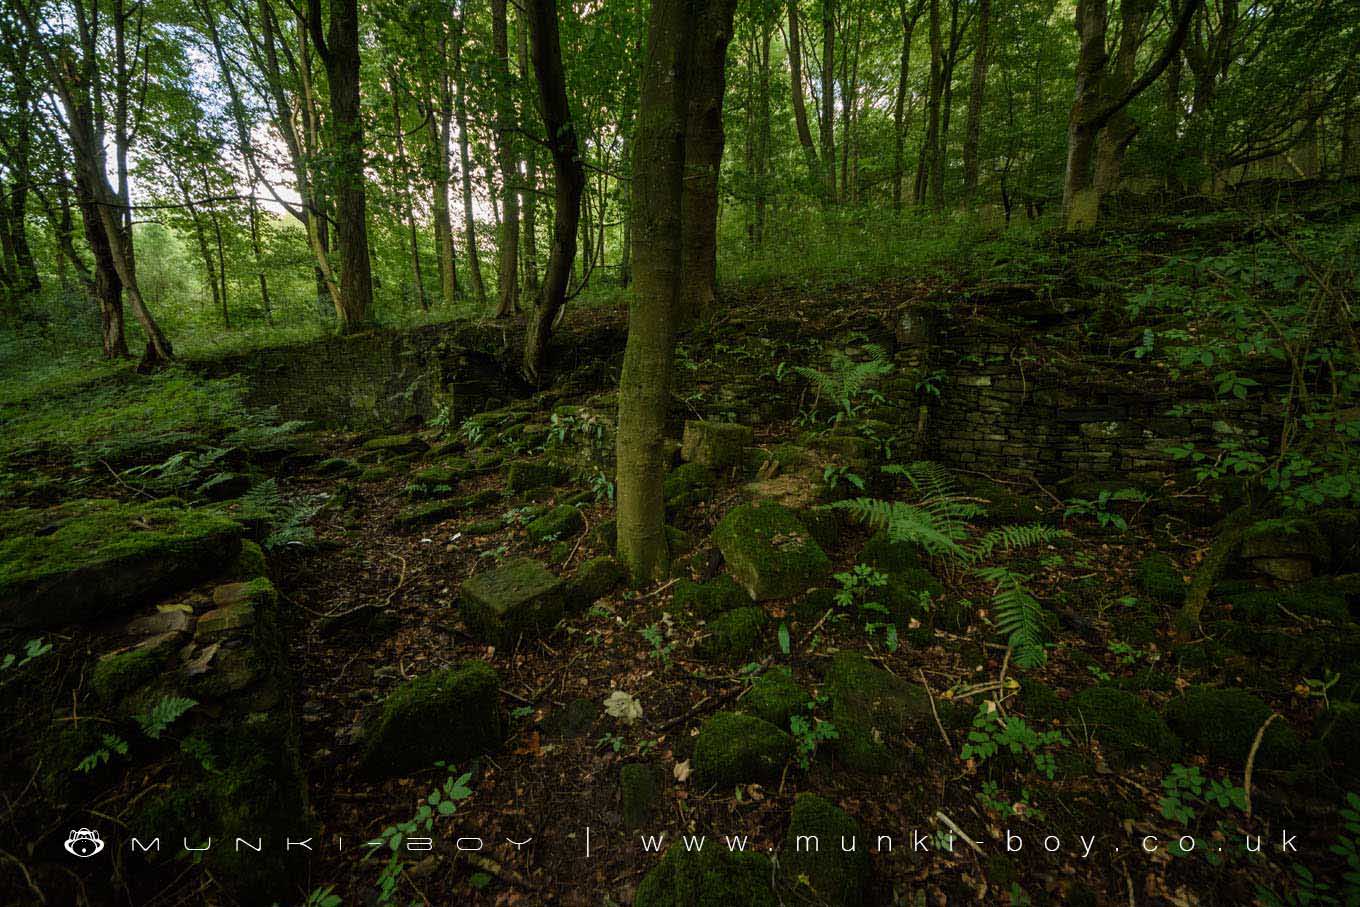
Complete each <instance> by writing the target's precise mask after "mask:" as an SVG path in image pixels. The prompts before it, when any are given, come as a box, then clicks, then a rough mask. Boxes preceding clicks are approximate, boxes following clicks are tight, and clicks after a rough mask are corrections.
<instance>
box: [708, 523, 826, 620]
mask: <svg viewBox="0 0 1360 907" xmlns="http://www.w3.org/2000/svg"><path fill="white" fill-rule="evenodd" d="M713 541H714V542H715V543H716V544H717V546H718V548H719V549H720V550H721V551H722V553H723V557H724V558H725V559H726V561H727V566H728V568H729V569H730V570H731V572H732V575H733V576H734V577H735V578H736V580H737V582H739V583H740V584H741V585H742V586H743V587H745V589H746V591H747V592H749V593H750V594H751V597H752V598H753V599H755V600H756V601H765V600H766V599H772V598H787V597H789V596H792V595H797V594H798V593H800V592H805V591H807V590H808V589H809V588H811V587H812V586H815V585H817V584H818V583H819V582H821V581H822V580H824V579H825V578H826V577H827V575H828V574H829V573H830V571H831V561H830V560H829V559H828V558H827V556H826V553H825V552H824V551H822V549H821V546H820V545H818V544H817V543H816V542H815V541H813V539H812V536H811V535H810V534H809V533H808V531H807V529H806V527H804V526H803V524H802V523H800V522H799V521H798V519H797V517H795V516H794V515H793V513H792V512H791V511H789V510H788V509H787V508H784V507H780V506H779V505H777V504H764V505H744V506H741V507H737V508H735V509H733V510H731V511H729V512H728V514H727V515H726V516H725V517H723V519H722V521H721V522H720V523H718V525H717V527H716V528H715V529H714V530H713Z"/></svg>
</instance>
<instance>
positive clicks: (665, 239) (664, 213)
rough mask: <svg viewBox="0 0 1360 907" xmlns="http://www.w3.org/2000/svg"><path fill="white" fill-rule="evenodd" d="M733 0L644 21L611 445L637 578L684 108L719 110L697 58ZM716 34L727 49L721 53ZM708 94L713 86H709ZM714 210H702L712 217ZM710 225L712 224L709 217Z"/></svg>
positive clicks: (646, 520) (650, 561)
mask: <svg viewBox="0 0 1360 907" xmlns="http://www.w3.org/2000/svg"><path fill="white" fill-rule="evenodd" d="M735 6H736V4H735V0H689V2H684V0H654V3H653V5H652V11H651V16H650V19H649V21H648V26H647V52H646V54H645V57H644V69H643V73H642V90H641V95H640V103H639V108H638V128H637V134H636V137H635V138H634V148H633V200H632V206H631V213H632V243H633V294H632V302H631V307H630V310H629V320H628V344H627V347H626V348H625V351H624V357H623V372H622V374H621V376H620V378H619V421H618V443H617V460H618V472H617V488H618V551H619V558H620V559H621V560H622V561H623V563H624V564H625V565H626V566H627V567H628V569H629V571H630V572H631V573H632V576H633V579H634V580H635V581H637V582H643V581H646V580H649V579H653V578H657V577H659V576H661V575H663V574H664V572H665V571H666V569H667V567H668V565H669V552H668V551H667V548H666V525H665V504H664V502H663V500H662V492H661V482H662V476H663V474H664V473H665V468H666V464H665V430H666V417H667V414H668V412H669V409H670V395H671V371H672V365H673V360H674V358H675V327H676V323H677V320H678V318H679V316H680V314H681V313H680V311H679V307H680V306H681V305H682V304H683V300H684V298H685V297H684V294H683V292H682V281H683V280H684V279H685V274H684V269H683V264H684V242H683V237H684V234H685V233H686V231H688V230H689V229H690V228H691V224H689V223H687V222H686V220H685V218H686V216H687V214H688V213H689V210H690V209H688V208H687V207H686V205H685V198H684V196H685V193H686V191H687V185H686V178H685V177H686V158H687V151H686V139H687V135H686V132H687V128H688V126H689V125H690V124H692V123H693V120H692V118H691V116H690V111H691V110H693V109H695V105H697V107H698V109H700V110H704V111H706V112H708V113H710V114H712V115H716V116H718V117H721V115H722V88H721V86H722V80H721V79H720V78H719V79H714V78H711V75H712V74H711V73H705V74H703V75H702V76H700V75H699V74H698V73H696V72H694V70H693V67H694V66H695V65H697V64H698V62H699V61H701V60H704V61H713V60H716V65H718V66H722V65H723V63H724V61H725V57H726V54H725V48H726V41H727V40H728V37H730V33H731V30H732V14H733V11H734V10H735ZM719 41H721V42H722V48H723V49H724V52H723V53H718V52H717V43H718V42H719ZM708 93H712V94H708ZM715 215H716V211H711V210H708V209H703V210H702V214H701V216H703V217H704V218H706V219H707V218H712V217H713V216H715ZM707 227H708V228H710V229H711V227H712V225H711V224H708V225H707Z"/></svg>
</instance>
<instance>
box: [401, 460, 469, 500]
mask: <svg viewBox="0 0 1360 907" xmlns="http://www.w3.org/2000/svg"><path fill="white" fill-rule="evenodd" d="M467 472H468V469H467V467H466V466H462V467H459V466H448V465H441V466H430V467H427V468H425V469H422V470H421V471H420V472H418V473H416V474H415V475H414V476H412V477H411V481H410V483H408V484H407V486H406V495H407V497H410V498H412V499H414V500H422V499H428V498H447V497H448V496H449V495H451V494H453V492H454V490H455V489H456V488H457V487H458V483H459V482H460V481H461V480H462V478H463V477H464V476H465V475H467Z"/></svg>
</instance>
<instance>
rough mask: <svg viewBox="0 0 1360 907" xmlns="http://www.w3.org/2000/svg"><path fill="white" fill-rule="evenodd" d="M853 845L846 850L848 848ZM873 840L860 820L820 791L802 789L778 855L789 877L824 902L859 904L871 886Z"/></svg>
mask: <svg viewBox="0 0 1360 907" xmlns="http://www.w3.org/2000/svg"><path fill="white" fill-rule="evenodd" d="M852 846H853V847H854V850H853V851H850V852H848V853H847V852H846V848H849V847H852ZM868 847H869V843H868V841H867V840H866V839H865V838H864V836H863V835H862V834H861V832H860V827H859V823H858V822H856V821H855V820H854V819H853V818H851V817H850V816H849V815H847V814H846V813H845V812H844V811H842V810H841V809H840V808H839V807H837V806H836V805H835V804H834V803H831V802H830V801H829V800H825V799H823V798H821V797H819V796H817V795H816V794H810V793H804V794H799V795H798V799H796V800H795V801H794V804H793V812H792V813H791V814H790V815H789V832H788V835H787V838H786V840H785V842H784V848H783V850H782V851H781V854H780V858H779V865H780V868H781V869H782V870H783V872H784V877H785V879H787V880H788V881H789V882H790V883H791V884H793V885H796V886H797V887H799V888H803V887H806V888H808V889H811V892H812V894H813V896H814V897H815V898H816V900H817V902H818V903H820V904H826V905H830V907H857V905H859V904H862V903H864V896H865V894H866V892H867V889H868V886H869V850H868Z"/></svg>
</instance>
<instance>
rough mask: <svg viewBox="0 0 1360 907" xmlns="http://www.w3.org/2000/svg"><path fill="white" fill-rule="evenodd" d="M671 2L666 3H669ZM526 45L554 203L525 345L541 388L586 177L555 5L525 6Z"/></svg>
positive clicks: (539, 0) (526, 366) (539, 1)
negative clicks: (547, 248)
mask: <svg viewBox="0 0 1360 907" xmlns="http://www.w3.org/2000/svg"><path fill="white" fill-rule="evenodd" d="M667 2H669V0H667ZM529 44H530V49H531V51H532V53H531V56H532V57H533V63H534V76H535V79H536V80H537V82H538V93H539V110H540V113H541V114H542V116H543V134H544V136H546V141H547V145H548V150H549V152H550V153H551V154H552V162H553V181H554V186H555V189H554V200H555V205H554V207H553V229H552V245H551V248H550V251H549V253H548V267H547V271H546V273H545V274H544V275H543V286H542V287H541V288H540V289H539V293H538V299H536V300H535V301H534V310H533V311H532V312H531V313H529V323H528V328H527V334H526V337H525V341H524V362H523V365H522V368H523V372H524V377H525V378H526V379H527V380H528V381H529V382H530V383H532V384H538V383H540V382H541V381H542V380H543V379H544V377H545V374H546V371H547V361H548V339H549V337H550V336H551V335H552V327H553V322H554V321H555V320H556V318H557V313H558V311H559V310H560V309H561V308H562V305H563V304H564V303H565V302H566V298H567V284H568V282H569V281H570V280H571V265H572V260H573V259H574V258H575V257H576V228H577V222H578V220H579V219H580V216H581V193H582V191H583V190H584V188H585V183H586V172H585V167H584V166H582V164H581V156H580V152H579V151H578V149H577V144H576V125H575V123H574V122H573V121H572V117H571V107H570V105H569V104H568V103H567V84H566V76H565V74H564V72H563V69H562V46H561V42H560V40H559V38H558V32H557V2H556V0H531V2H530V4H529Z"/></svg>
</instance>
